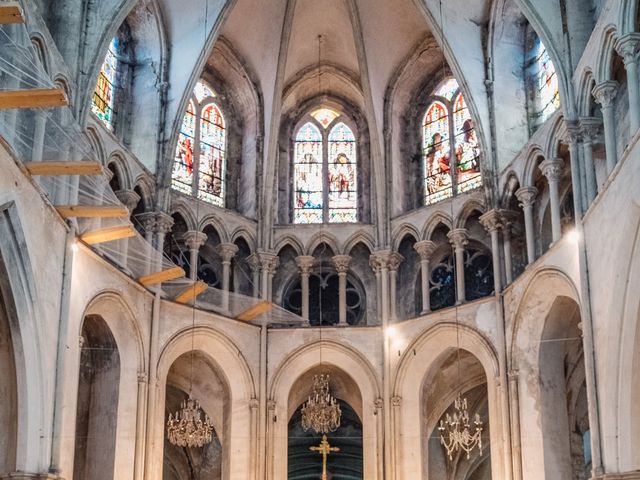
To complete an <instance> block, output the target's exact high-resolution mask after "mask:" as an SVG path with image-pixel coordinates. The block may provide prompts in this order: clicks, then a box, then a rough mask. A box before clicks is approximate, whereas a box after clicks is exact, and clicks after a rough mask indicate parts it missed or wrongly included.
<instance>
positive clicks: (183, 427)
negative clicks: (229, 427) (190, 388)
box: [167, 395, 213, 447]
mask: <svg viewBox="0 0 640 480" xmlns="http://www.w3.org/2000/svg"><path fill="white" fill-rule="evenodd" d="M203 414H204V421H203V420H202V416H203ZM212 433H213V425H212V424H211V420H210V419H209V416H208V415H207V414H206V413H204V411H203V410H202V409H201V408H200V404H199V403H198V402H197V401H196V400H194V399H193V398H191V395H189V398H187V399H185V400H183V401H182V405H181V409H180V411H178V412H176V414H175V417H174V416H173V415H172V414H169V420H167V438H168V439H169V441H170V442H171V443H172V444H173V445H177V446H179V447H202V446H203V445H205V444H207V443H209V442H210V441H211V434H212Z"/></svg>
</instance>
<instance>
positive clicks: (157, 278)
mask: <svg viewBox="0 0 640 480" xmlns="http://www.w3.org/2000/svg"><path fill="white" fill-rule="evenodd" d="M184 275H185V273H184V270H183V269H182V268H180V267H172V268H169V269H167V270H162V271H160V272H153V273H150V274H149V275H144V276H143V277H140V278H139V279H138V281H139V282H140V283H141V284H142V285H144V286H145V287H146V286H149V285H155V284H156V283H162V282H168V281H169V280H175V279H176V278H182V277H184Z"/></svg>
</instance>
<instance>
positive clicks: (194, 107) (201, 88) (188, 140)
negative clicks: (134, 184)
mask: <svg viewBox="0 0 640 480" xmlns="http://www.w3.org/2000/svg"><path fill="white" fill-rule="evenodd" d="M213 98H215V93H214V92H213V91H212V90H211V89H210V88H209V87H207V86H206V85H205V84H203V83H202V82H199V83H198V84H197V85H196V87H195V89H194V91H193V96H192V98H191V99H190V100H189V104H188V105H187V111H186V113H185V115H184V118H183V120H182V127H181V128H180V134H179V136H178V144H177V145H176V154H175V158H174V164H173V174H172V182H171V185H172V187H173V188H174V189H175V190H178V191H180V192H182V193H184V194H187V195H197V197H198V198H200V199H201V200H204V201H206V202H209V203H212V204H214V205H217V206H219V207H224V194H225V183H224V175H225V171H226V155H225V151H226V128H225V126H226V124H225V120H224V115H223V113H222V110H221V109H220V107H219V106H218V105H217V104H215V103H213Z"/></svg>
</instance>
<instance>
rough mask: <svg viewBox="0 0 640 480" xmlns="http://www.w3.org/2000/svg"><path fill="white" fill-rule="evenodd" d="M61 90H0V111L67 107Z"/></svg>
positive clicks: (65, 98)
mask: <svg viewBox="0 0 640 480" xmlns="http://www.w3.org/2000/svg"><path fill="white" fill-rule="evenodd" d="M68 104H69V102H68V101H67V96H66V95H65V94H64V91H63V90H62V89H61V88H30V89H26V90H0V110H2V109H7V108H48V107H64V106H66V105H68Z"/></svg>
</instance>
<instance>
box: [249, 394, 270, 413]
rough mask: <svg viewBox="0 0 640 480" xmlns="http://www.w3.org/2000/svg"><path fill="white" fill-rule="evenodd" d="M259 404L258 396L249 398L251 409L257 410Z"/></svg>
mask: <svg viewBox="0 0 640 480" xmlns="http://www.w3.org/2000/svg"><path fill="white" fill-rule="evenodd" d="M259 406H260V401H259V400H258V399H257V398H256V397H253V398H251V399H250V400H249V408H250V409H251V410H255V409H257V408H258V407H259ZM274 406H275V405H274Z"/></svg>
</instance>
